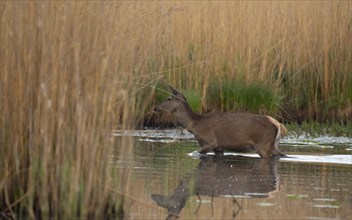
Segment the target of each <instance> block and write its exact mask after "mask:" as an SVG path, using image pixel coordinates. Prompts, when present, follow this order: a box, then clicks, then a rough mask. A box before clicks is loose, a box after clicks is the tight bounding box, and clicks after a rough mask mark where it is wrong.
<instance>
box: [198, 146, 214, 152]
mask: <svg viewBox="0 0 352 220" xmlns="http://www.w3.org/2000/svg"><path fill="white" fill-rule="evenodd" d="M213 149H214V145H212V144H205V145H203V146H202V148H201V149H200V150H199V151H198V153H200V154H206V153H208V152H210V151H213Z"/></svg>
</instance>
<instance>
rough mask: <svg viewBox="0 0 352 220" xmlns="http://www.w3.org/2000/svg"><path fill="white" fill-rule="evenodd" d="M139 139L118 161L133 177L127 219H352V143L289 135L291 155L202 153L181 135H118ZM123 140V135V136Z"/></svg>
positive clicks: (286, 149) (287, 144) (190, 138)
mask: <svg viewBox="0 0 352 220" xmlns="http://www.w3.org/2000/svg"><path fill="white" fill-rule="evenodd" d="M114 135H115V136H131V137H133V139H135V140H136V141H135V144H134V148H133V150H132V154H131V155H129V156H128V157H127V158H126V157H124V158H123V159H122V157H120V155H114V156H113V166H115V167H116V169H119V170H129V172H128V175H127V176H126V179H125V183H126V186H128V187H126V189H125V190H124V192H123V194H124V195H125V198H126V199H125V205H124V211H125V217H126V218H133V219H165V218H167V217H169V218H172V217H175V216H179V217H180V218H181V219H233V218H236V219H274V218H276V219H351V216H352V211H351V210H352V184H351V182H352V155H351V154H352V151H351V149H352V139H350V138H341V137H319V138H310V137H307V136H304V135H302V136H296V137H295V136H288V137H287V138H284V139H283V140H282V141H281V144H280V149H281V150H282V151H283V152H285V153H286V154H287V155H289V156H290V158H282V159H280V160H264V159H260V158H259V157H258V156H257V155H256V154H253V153H252V154H234V153H227V154H225V156H223V157H219V158H216V157H214V156H213V155H212V154H208V155H207V156H205V157H202V158H195V157H192V156H191V154H190V153H191V152H193V151H195V150H197V149H199V147H198V144H197V143H196V141H195V139H194V138H193V136H192V135H191V134H190V133H188V132H181V131H180V130H145V131H128V132H127V131H116V133H114ZM117 138H118V137H117Z"/></svg>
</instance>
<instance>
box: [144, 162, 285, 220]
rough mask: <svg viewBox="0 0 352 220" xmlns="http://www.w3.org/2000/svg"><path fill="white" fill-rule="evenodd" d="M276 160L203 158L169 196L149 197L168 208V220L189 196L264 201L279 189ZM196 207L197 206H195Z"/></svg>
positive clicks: (178, 211) (155, 195) (174, 215)
mask: <svg viewBox="0 0 352 220" xmlns="http://www.w3.org/2000/svg"><path fill="white" fill-rule="evenodd" d="M277 162H278V161H277V160H265V159H260V158H248V157H242V156H222V157H211V156H208V157H203V158H201V161H200V163H199V165H198V167H197V169H196V170H195V171H193V172H192V173H191V174H190V175H189V176H188V177H187V178H185V179H183V180H182V181H181V183H180V185H179V186H178V187H177V188H176V189H175V190H174V191H173V193H172V195H169V196H164V195H160V194H153V195H151V197H152V199H153V200H154V201H155V202H156V203H157V204H158V205H159V206H161V207H163V208H165V209H167V211H168V213H169V215H168V217H167V219H169V218H172V217H177V216H178V214H179V213H180V212H181V210H182V208H183V207H184V206H185V204H186V202H187V200H188V198H189V197H190V196H192V195H197V196H198V197H200V196H209V197H212V198H213V197H232V198H234V203H236V204H237V205H238V207H239V209H238V210H237V211H234V214H233V215H234V216H233V217H235V216H236V215H237V213H238V212H239V210H240V206H239V204H238V203H237V201H236V200H235V198H236V197H242V196H246V197H249V198H265V197H268V196H270V195H271V194H272V193H274V192H276V191H277V190H278V176H277V172H276V169H277ZM198 208H199V207H198Z"/></svg>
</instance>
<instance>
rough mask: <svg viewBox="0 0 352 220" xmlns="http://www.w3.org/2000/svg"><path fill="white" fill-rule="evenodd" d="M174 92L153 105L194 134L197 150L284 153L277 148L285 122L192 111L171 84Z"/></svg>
mask: <svg viewBox="0 0 352 220" xmlns="http://www.w3.org/2000/svg"><path fill="white" fill-rule="evenodd" d="M170 89H171V90H172V92H173V95H172V96H171V97H169V98H168V100H167V101H165V102H163V103H161V104H160V105H158V106H156V107H155V108H154V110H155V111H164V112H172V113H173V115H174V117H175V121H176V123H178V124H179V125H180V126H181V127H183V128H185V129H187V130H188V131H189V132H191V133H193V134H194V136H195V138H196V139H197V140H198V142H199V144H200V146H201V147H202V148H201V149H200V150H199V151H198V152H199V153H201V154H206V153H208V152H211V151H214V152H215V154H217V155H222V154H223V151H224V150H228V151H235V152H250V151H253V150H254V151H256V152H257V153H258V154H259V155H260V156H261V157H264V158H272V157H280V156H284V154H282V153H281V152H280V150H279V149H278V145H279V141H280V138H281V137H282V136H283V135H285V134H286V133H287V130H286V128H285V126H284V125H282V124H281V123H279V122H278V121H277V120H275V119H274V118H272V117H270V116H266V115H257V114H250V113H230V112H224V113H221V112H213V113H209V114H204V115H200V114H197V113H194V112H193V111H192V110H191V108H190V106H189V104H188V103H187V100H186V98H185V97H184V96H183V95H182V94H181V93H179V92H178V91H177V90H175V89H174V88H172V87H171V86H170Z"/></svg>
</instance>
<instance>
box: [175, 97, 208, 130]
mask: <svg viewBox="0 0 352 220" xmlns="http://www.w3.org/2000/svg"><path fill="white" fill-rule="evenodd" d="M174 117H175V120H176V123H178V124H179V125H181V127H182V128H184V129H186V130H188V131H189V132H191V133H193V130H194V126H195V125H196V124H197V122H198V120H199V119H200V117H201V115H199V114H197V113H195V112H193V111H192V109H191V107H190V106H189V105H188V103H185V105H184V106H183V107H182V108H181V109H178V110H176V111H175V112H174Z"/></svg>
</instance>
